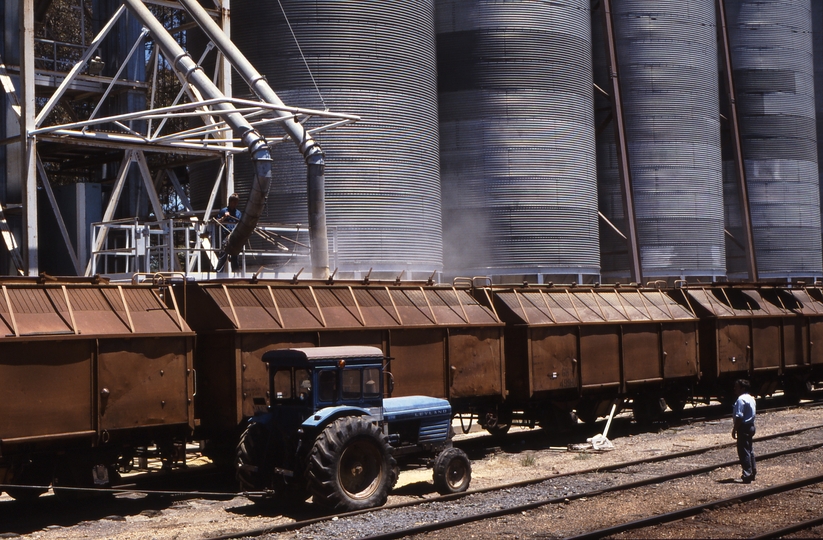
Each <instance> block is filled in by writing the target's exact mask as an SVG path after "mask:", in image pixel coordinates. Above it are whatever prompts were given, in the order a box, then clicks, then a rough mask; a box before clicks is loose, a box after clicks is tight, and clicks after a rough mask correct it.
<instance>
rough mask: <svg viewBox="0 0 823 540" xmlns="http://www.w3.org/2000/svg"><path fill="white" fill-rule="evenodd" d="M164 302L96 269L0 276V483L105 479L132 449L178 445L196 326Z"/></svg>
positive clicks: (183, 431) (95, 482)
mask: <svg viewBox="0 0 823 540" xmlns="http://www.w3.org/2000/svg"><path fill="white" fill-rule="evenodd" d="M166 301H167V299H166V298H162V291H161V290H159V289H157V288H154V287H151V286H136V285H114V284H109V283H107V282H106V281H104V280H100V279H95V278H91V279H89V278H68V279H61V280H59V281H58V280H55V279H52V278H48V277H41V278H4V279H3V280H2V281H0V396H2V399H0V484H3V487H0V491H6V492H7V493H8V494H9V495H11V496H12V497H15V498H23V499H25V498H33V497H36V496H38V495H39V494H40V493H42V492H44V491H45V490H46V488H47V487H48V486H49V485H50V484H51V485H53V486H54V487H55V491H56V492H57V493H60V494H64V495H68V494H73V493H75V492H74V491H71V490H67V489H65V488H68V487H100V486H107V485H110V484H111V483H113V482H114V481H115V480H116V477H117V474H118V469H121V468H122V467H127V466H128V463H129V462H130V460H131V458H132V457H133V456H134V452H135V449H136V448H140V447H146V446H149V445H156V446H157V448H161V449H163V451H164V452H166V453H168V454H173V453H175V451H176V450H177V449H179V448H181V447H182V446H181V445H182V444H184V443H185V441H186V440H187V438H188V437H189V436H190V435H191V433H192V430H193V428H194V411H193V394H194V392H195V391H194V375H193V373H192V368H193V366H192V361H193V343H194V332H192V331H191V330H190V328H189V327H188V325H187V324H186V322H185V320H184V319H183V317H182V315H181V314H180V312H179V311H178V310H176V309H175V308H174V307H171V308H170V307H168V306H167V305H166ZM20 485H35V486H43V488H42V489H25V488H22V487H21V488H18V487H15V486H20ZM60 488H64V489H62V490H61V489H60Z"/></svg>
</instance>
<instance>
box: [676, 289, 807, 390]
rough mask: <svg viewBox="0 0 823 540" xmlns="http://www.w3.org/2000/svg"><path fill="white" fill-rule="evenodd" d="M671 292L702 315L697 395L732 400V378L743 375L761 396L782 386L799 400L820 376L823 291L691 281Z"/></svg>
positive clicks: (683, 303)
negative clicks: (693, 283) (698, 284)
mask: <svg viewBox="0 0 823 540" xmlns="http://www.w3.org/2000/svg"><path fill="white" fill-rule="evenodd" d="M671 294H672V296H673V297H674V298H676V299H678V301H679V302H680V303H681V304H682V305H688V306H690V307H691V309H693V310H694V311H695V313H696V314H697V315H698V316H699V317H700V372H701V377H700V384H699V385H698V387H697V389H696V392H695V393H696V395H697V396H700V397H704V398H720V399H721V400H729V399H732V398H733V397H734V396H733V385H734V381H735V380H736V379H738V378H741V377H743V378H749V379H751V381H752V388H753V392H754V393H756V394H758V395H769V394H771V393H772V392H774V391H775V390H776V389H777V388H778V387H779V386H782V388H783V391H784V393H785V394H786V395H787V396H788V397H789V398H790V399H799V398H800V397H802V396H803V394H805V392H806V391H807V389H808V388H809V385H810V384H811V383H812V382H813V381H814V380H816V379H819V378H820V370H821V368H823V347H820V346H819V345H815V343H818V344H821V343H823V341H821V340H822V339H823V303H821V300H823V296H821V291H820V289H818V288H811V289H809V288H804V287H799V288H785V287H771V286H755V285H714V286H711V287H705V286H704V287H700V286H695V285H690V286H686V287H683V288H681V289H678V290H675V291H672V292H671Z"/></svg>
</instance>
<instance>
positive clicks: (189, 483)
mask: <svg viewBox="0 0 823 540" xmlns="http://www.w3.org/2000/svg"><path fill="white" fill-rule="evenodd" d="M770 401H771V402H772V403H773V404H774V405H776V406H773V407H770V408H769V410H771V411H780V410H783V409H792V408H793V407H785V406H782V405H781V404H780V400H779V399H776V400H770ZM820 405H821V404H820V403H814V402H812V403H804V404H802V405H801V407H800V408H801V409H808V408H815V407H819V406H820ZM687 410H688V409H687ZM720 412H722V409H721V408H719V407H698V408H695V409H694V414H693V415H690V416H689V415H686V416H684V417H683V419H682V420H680V421H678V420H677V419H675V418H673V417H671V418H668V419H666V420H665V421H664V424H661V425H673V426H675V429H676V430H677V427H676V426H677V425H678V424H683V425H687V424H694V425H699V423H700V422H701V421H703V420H707V423H708V424H712V423H713V421H715V420H718V419H720V418H723V417H727V416H728V415H726V414H719V413H720ZM619 420H624V421H622V422H621V421H619ZM628 420H629V419H628V418H625V417H624V418H623V419H616V420H615V423H613V424H612V432H613V433H615V434H618V435H619V436H621V437H626V439H625V440H626V441H629V440H630V439H629V438H628V436H629V435H632V434H633V433H637V432H641V431H643V430H641V429H639V428H638V426H637V425H636V424H634V423H632V422H630V421H628ZM661 425H658V427H660V426H661ZM819 428H823V426H812V427H810V428H806V429H803V430H799V431H797V430H793V431H786V432H783V433H778V434H775V435H772V436H770V437H760V438H758V439H757V444H758V448H759V447H760V446H761V444H762V443H764V442H766V441H769V440H772V439H776V438H780V437H786V436H788V435H791V434H802V433H804V432H808V431H809V430H815V429H819ZM593 429H597V424H595V425H594V426H592V425H586V426H584V425H582V424H581V425H580V426H579V429H578V431H577V432H575V433H573V434H572V435H571V436H569V435H566V436H565V437H566V438H558V439H557V441H558V442H560V441H564V443H565V442H568V441H569V440H570V439H569V438H568V437H572V438H575V437H579V436H581V435H584V434H586V433H588V434H589V435H591V432H592V430H593ZM686 429H691V428H686ZM714 429H717V428H714ZM723 431H724V433H725V428H724V429H723ZM554 440H555V438H554V437H552V436H551V435H549V436H548V437H547V436H546V435H545V434H542V433H541V430H534V431H523V432H518V433H510V434H509V436H508V438H504V440H502V441H501V439H500V438H499V437H492V436H490V435H480V436H475V438H472V439H467V440H465V441H462V442H460V443H459V444H460V445H461V446H463V447H464V448H465V449H467V450H468V451H469V452H470V453H472V452H477V453H479V452H488V450H483V448H488V447H490V446H491V447H493V446H495V445H498V446H501V447H504V448H505V447H507V446H510V447H511V448H512V449H511V450H503V454H504V455H511V454H510V452H512V451H514V452H521V451H523V449H526V450H527V451H528V449H529V448H535V449H541V448H542V449H545V448H546V447H547V446H548V445H549V444H552V442H553V441H554ZM524 441H525V442H524ZM675 447H676V445H675ZM731 447H732V444H724V445H721V446H714V447H711V448H699V449H693V450H689V451H686V452H679V453H676V454H667V455H658V456H654V457H650V458H647V459H641V460H635V461H627V462H624V463H619V464H615V465H611V466H608V467H603V466H598V467H593V468H590V469H587V470H585V471H580V472H577V473H570V474H554V475H550V476H546V477H541V478H537V479H533V480H529V481H525V482H519V483H516V484H511V485H509V486H504V487H503V488H499V487H497V488H487V489H483V490H474V491H472V492H471V493H469V494H467V495H472V496H474V494H483V493H486V492H488V493H490V496H493V495H494V493H495V492H497V493H501V492H505V490H515V489H518V488H520V487H528V486H530V485H535V484H539V483H541V482H550V481H555V482H557V481H564V482H565V481H566V480H563V479H569V480H568V482H571V481H572V480H574V478H576V477H580V476H582V475H585V474H592V475H596V474H601V475H602V474H604V473H607V472H610V471H617V472H616V473H615V474H620V475H621V476H623V473H620V472H619V471H620V469H621V468H623V469H626V468H632V467H634V468H640V467H643V466H644V464H652V463H658V462H667V461H671V460H674V459H678V458H681V459H682V458H687V457H689V456H698V455H700V454H702V453H705V452H708V451H710V450H712V449H715V450H716V449H725V451H726V452H727V455H733V454H734V450H733V449H732V448H731ZM492 452H497V451H496V450H492ZM128 482H129V483H128V484H121V485H120V488H123V489H121V490H119V492H120V493H121V495H119V496H118V497H117V498H111V499H103V500H101V501H96V502H95V504H94V505H85V504H83V505H79V504H78V505H72V504H65V503H64V502H62V501H58V500H56V498H55V497H53V496H43V497H40V498H39V499H37V500H35V501H31V502H30V503H25V504H23V503H15V502H14V501H3V502H0V522H2V523H3V524H4V527H2V530H0V533H2V532H5V531H10V530H20V531H21V532H22V531H26V530H28V531H32V532H33V531H35V530H38V529H47V528H48V527H50V526H54V525H57V524H59V525H62V526H64V527H72V526H73V524H79V523H81V522H94V521H96V520H106V519H108V516H110V515H123V516H128V515H136V514H141V513H144V512H145V513H148V514H154V513H155V512H160V513H165V512H166V509H168V508H171V507H172V506H176V505H178V504H183V501H185V500H195V501H196V500H198V499H222V500H225V501H227V502H228V501H229V500H230V499H231V498H233V497H235V496H236V495H237V494H236V493H235V492H234V489H233V487H234V482H233V475H232V474H230V473H229V474H226V471H225V470H223V471H222V472H221V471H220V470H215V468H213V467H209V466H207V467H192V468H191V469H189V470H182V471H174V472H173V473H171V474H166V473H160V474H158V471H154V472H153V473H150V474H142V475H135V476H134V477H132V478H130V479H129V480H128ZM575 493H587V490H586V489H583V488H581V489H578V490H577V491H573V490H569V491H568V492H566V493H561V495H562V497H557V498H560V499H562V500H563V501H564V502H565V499H567V498H568V499H569V501H575V500H579V498H580V497H578V496H575ZM145 494H149V496H148V497H147V496H146V495H145ZM568 495H571V496H568ZM124 497H125V498H124ZM141 497H142V498H141ZM582 497H584V498H585V495H583V496H582ZM458 498H460V496H451V497H443V498H437V499H434V498H429V499H425V500H423V501H415V502H411V503H404V504H401V505H392V506H389V507H384V508H383V509H380V510H379V511H382V510H391V509H394V508H397V509H399V511H402V509H404V508H412V509H413V508H414V507H421V506H423V505H429V506H431V507H436V506H437V505H440V504H443V503H448V502H449V501H452V500H455V499H458ZM535 500H538V499H537V498H536V499H535ZM195 504H198V503H195ZM232 504H233V506H235V507H237V502H234V503H232ZM243 508H244V510H242V511H241V510H239V511H238V512H236V514H239V515H249V516H250V517H255V519H254V521H252V523H255V522H256V524H255V525H253V526H255V527H257V528H255V529H250V530H246V531H244V532H242V533H238V534H232V535H227V536H224V537H225V538H232V537H239V536H255V535H256V536H260V535H265V534H277V533H278V532H284V531H287V530H295V529H307V528H310V527H311V526H312V525H315V524H317V525H318V526H320V524H322V523H324V522H328V521H330V520H331V519H334V518H335V517H336V518H337V522H341V521H345V520H346V519H348V518H349V517H350V516H349V515H345V514H341V515H337V516H334V515H329V514H327V513H320V511H319V509H318V508H317V507H316V506H315V505H305V506H303V507H301V508H300V509H299V510H297V511H293V512H290V513H289V514H288V516H289V517H291V518H292V519H297V520H299V521H297V522H293V523H290V524H287V525H284V526H281V527H269V526H262V527H261V526H260V523H261V522H262V523H265V521H266V519H271V518H267V516H271V517H274V516H275V515H276V514H274V513H272V511H271V510H262V511H261V510H259V509H253V508H251V507H250V506H247V507H243ZM272 510H275V509H272ZM379 511H378V512H379ZM372 513H373V512H361V513H355V514H352V515H351V516H356V515H358V514H366V515H368V514H372ZM377 515H379V513H378V514H375V516H377ZM364 519H377V520H378V521H379V519H380V518H379V517H374V518H364ZM27 521H28V522H29V523H26V522H27ZM15 524H16V525H15ZM216 530H219V529H218V528H216ZM223 530H224V531H225V530H226V529H223ZM213 534H214V533H213Z"/></svg>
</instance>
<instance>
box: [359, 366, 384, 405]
mask: <svg viewBox="0 0 823 540" xmlns="http://www.w3.org/2000/svg"><path fill="white" fill-rule="evenodd" d="M363 397H364V398H367V399H369V398H371V399H373V398H377V397H380V370H379V369H377V368H366V369H364V370H363Z"/></svg>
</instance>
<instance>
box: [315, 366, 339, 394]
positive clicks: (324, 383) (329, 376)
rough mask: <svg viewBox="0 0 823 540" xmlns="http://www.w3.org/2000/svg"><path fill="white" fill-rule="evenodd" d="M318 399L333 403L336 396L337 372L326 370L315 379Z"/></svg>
mask: <svg viewBox="0 0 823 540" xmlns="http://www.w3.org/2000/svg"><path fill="white" fill-rule="evenodd" d="M317 386H318V394H317V396H318V398H319V399H320V401H334V398H335V396H336V395H337V371H336V370H333V369H326V370H323V371H321V372H320V375H319V376H318V378H317Z"/></svg>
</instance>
